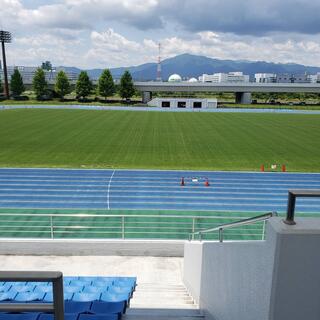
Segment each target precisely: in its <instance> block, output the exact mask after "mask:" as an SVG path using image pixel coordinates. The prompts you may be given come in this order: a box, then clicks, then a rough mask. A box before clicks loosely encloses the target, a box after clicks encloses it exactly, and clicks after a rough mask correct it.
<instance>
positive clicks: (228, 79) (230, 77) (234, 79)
mask: <svg viewBox="0 0 320 320" xmlns="http://www.w3.org/2000/svg"><path fill="white" fill-rule="evenodd" d="M199 81H200V82H203V83H205V82H210V83H239V82H244V83H247V82H249V81H250V76H248V75H245V74H243V73H242V72H229V73H214V74H203V75H202V76H200V77H199Z"/></svg>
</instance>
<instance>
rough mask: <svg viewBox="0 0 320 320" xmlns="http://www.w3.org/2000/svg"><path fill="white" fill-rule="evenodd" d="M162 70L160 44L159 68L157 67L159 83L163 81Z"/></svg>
mask: <svg viewBox="0 0 320 320" xmlns="http://www.w3.org/2000/svg"><path fill="white" fill-rule="evenodd" d="M161 73H162V68H161V43H159V57H158V67H157V81H162V75H161Z"/></svg>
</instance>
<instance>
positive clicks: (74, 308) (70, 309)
mask: <svg viewBox="0 0 320 320" xmlns="http://www.w3.org/2000/svg"><path fill="white" fill-rule="evenodd" d="M90 310H91V302H78V301H65V303H64V311H65V313H86V312H90Z"/></svg>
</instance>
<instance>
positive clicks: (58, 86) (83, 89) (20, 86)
mask: <svg viewBox="0 0 320 320" xmlns="http://www.w3.org/2000/svg"><path fill="white" fill-rule="evenodd" d="M32 89H33V91H34V93H35V95H36V99H37V100H44V99H46V97H47V96H48V92H49V90H48V82H47V80H46V76H45V72H44V69H43V68H38V69H37V70H36V72H35V74H34V77H33V80H32ZM10 91H11V94H12V96H13V97H14V98H18V97H20V96H21V95H22V93H23V92H24V91H25V86H24V83H23V78H22V76H21V73H20V71H19V70H18V69H15V70H14V72H13V74H12V76H11V81H10ZM54 91H55V93H56V94H57V95H58V96H59V97H60V99H61V100H62V101H63V100H64V99H65V96H66V95H67V94H69V93H71V92H72V86H71V83H70V81H69V79H68V76H67V74H66V73H65V72H64V71H63V70H61V71H59V72H58V74H57V76H56V79H55V85H54ZM75 92H76V97H77V99H78V100H80V101H81V100H85V99H86V98H87V97H88V96H90V95H91V94H93V93H96V94H97V95H100V96H102V97H103V98H104V99H105V100H107V98H109V97H112V96H113V95H114V94H115V93H116V86H115V83H114V80H113V77H112V74H111V72H110V70H108V69H105V70H104V71H103V72H102V74H101V75H100V78H99V80H98V83H97V86H96V88H95V86H94V85H93V83H92V81H91V80H90V78H89V76H88V73H87V72H86V71H82V72H80V74H79V76H78V79H77V82H76V85H75ZM119 94H120V96H121V98H122V99H126V100H128V99H130V98H132V96H133V95H134V94H135V89H134V84H133V79H132V76H131V74H130V72H129V71H125V72H124V74H123V75H122V77H121V80H120V84H119Z"/></svg>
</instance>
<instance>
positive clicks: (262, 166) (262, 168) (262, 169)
mask: <svg viewBox="0 0 320 320" xmlns="http://www.w3.org/2000/svg"><path fill="white" fill-rule="evenodd" d="M261 172H264V165H263V164H262V165H261Z"/></svg>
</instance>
